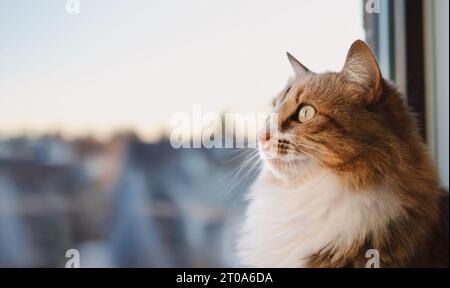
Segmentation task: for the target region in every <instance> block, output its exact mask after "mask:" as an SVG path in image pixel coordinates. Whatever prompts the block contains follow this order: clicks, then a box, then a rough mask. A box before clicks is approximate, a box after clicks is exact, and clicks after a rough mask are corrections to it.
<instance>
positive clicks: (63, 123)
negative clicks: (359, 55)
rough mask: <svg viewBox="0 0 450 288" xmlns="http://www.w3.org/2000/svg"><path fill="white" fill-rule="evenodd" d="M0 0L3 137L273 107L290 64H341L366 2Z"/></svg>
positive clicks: (102, 129)
mask: <svg viewBox="0 0 450 288" xmlns="http://www.w3.org/2000/svg"><path fill="white" fill-rule="evenodd" d="M65 3H66V0H0V135H11V134H17V133H22V132H27V133H31V132H35V133H36V132H37V133H41V132H46V131H54V130H61V131H63V132H64V133H66V134H69V135H72V134H74V135H77V134H80V133H85V132H92V133H96V134H98V135H105V134H107V133H109V132H111V131H113V130H115V129H120V128H133V129H137V130H138V131H139V132H140V133H141V134H142V135H144V136H147V137H150V136H151V135H152V134H154V133H155V131H157V130H158V129H160V128H161V127H164V126H166V125H168V120H169V118H170V116H171V115H172V113H174V112H188V113H189V112H190V111H191V109H192V105H193V104H201V105H202V107H203V109H204V110H205V113H206V112H220V111H224V110H229V111H236V112H264V111H265V109H266V108H267V104H268V103H269V102H270V100H271V98H272V97H273V96H274V95H275V93H276V92H277V91H278V90H279V89H281V88H282V87H283V85H284V84H285V82H286V80H287V78H288V77H289V76H290V74H291V71H290V67H289V65H288V62H287V60H286V56H285V52H286V51H290V52H291V53H293V54H294V55H295V56H296V57H297V58H298V59H300V60H301V61H302V62H303V63H304V64H305V65H307V66H308V67H309V68H310V69H312V70H316V71H324V70H338V69H340V68H341V66H342V64H343V61H344V58H345V54H346V52H347V49H348V47H349V46H350V44H351V42H352V41H353V40H355V39H356V38H364V31H363V27H362V7H361V1H360V0H342V1H336V0H292V1H285V0H282V1H256V0H254V1H238V0H227V1H225V0H223V1H211V0H193V1H183V0H177V1H175V0H169V1H168V0H165V1H148V0H126V1H125V0H121V1H120V0H80V4H81V13H80V14H67V13H66V11H65Z"/></svg>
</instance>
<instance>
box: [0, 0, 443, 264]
mask: <svg viewBox="0 0 450 288" xmlns="http://www.w3.org/2000/svg"><path fill="white" fill-rule="evenodd" d="M68 2H70V3H68ZM448 5H449V2H448V1H447V0H423V1H420V0H379V1H362V0H340V1H336V0H314V1H313V0H295V1H294V0H292V1H287V0H282V1H237V0H230V1H206V0H191V1H181V0H170V1H157V0H153V1H145V0H129V1H121V0H79V1H70V0H39V1H34V0H0V267H17V266H19V267H64V266H65V264H66V261H67V260H68V259H67V258H66V257H65V254H66V251H67V250H68V249H77V250H78V251H79V252H80V264H81V267H228V266H239V263H238V262H237V260H236V258H235V253H234V250H235V244H236V232H237V229H238V227H239V224H240V223H241V221H242V216H243V208H244V205H245V203H244V201H243V199H244V195H245V192H246V191H247V189H248V187H249V185H251V183H252V181H253V180H254V178H255V177H256V175H257V173H258V163H257V162H255V160H254V159H252V155H253V151H252V150H251V149H205V148H200V149H174V148H172V146H171V145H170V142H169V139H168V135H170V129H171V127H170V125H169V121H170V118H171V116H173V115H174V113H178V112H181V113H187V114H189V115H190V114H191V113H192V107H193V105H197V104H199V105H201V107H202V111H203V112H204V113H208V112H217V113H225V112H236V113H260V112H268V111H269V109H270V102H271V100H272V98H273V97H274V96H275V95H276V93H277V92H278V91H279V90H280V89H281V88H283V86H284V84H285V83H286V81H287V79H288V77H289V76H290V75H291V74H292V73H291V71H290V66H289V65H288V62H287V60H286V59H285V58H286V56H285V52H286V51H289V52H291V53H292V54H293V55H295V56H296V57H297V58H298V59H299V60H300V61H302V62H303V63H304V64H305V65H306V66H307V67H308V68H310V69H311V70H313V71H316V72H323V71H326V70H334V71H337V70H340V69H341V67H342V65H343V63H344V59H345V55H346V53H347V49H348V48H349V46H350V45H351V43H352V42H353V41H354V40H355V39H364V40H366V41H367V42H368V43H369V44H370V46H371V47H372V49H373V51H374V52H375V54H376V56H377V58H378V60H379V62H380V66H381V69H382V71H383V75H384V77H385V78H388V79H391V80H392V81H394V82H396V83H397V85H398V86H399V88H400V89H401V90H402V91H403V92H404V93H405V97H406V100H407V101H408V103H409V104H410V105H411V107H412V108H413V109H414V111H415V112H416V113H417V115H418V120H419V125H420V129H421V133H422V136H423V138H424V139H425V141H426V142H427V145H428V146H429V148H430V151H431V152H432V154H433V156H434V158H435V159H436V160H437V162H438V164H439V169H440V171H441V175H442V180H443V185H444V186H445V187H446V188H447V189H448V175H449V171H448V160H449V157H448V131H449V127H448V124H449V119H448V115H449V114H448V107H449V103H448V99H449V86H448V78H449V58H448V56H449V38H448V37H449V31H448V29H449V28H448V27H449V15H448V13H449V12H448V11H449V7H448ZM224 136H225V137H228V138H234V139H235V138H236V137H239V136H236V135H234V133H233V131H231V132H230V131H227V133H225V134H224ZM194 137H195V136H194Z"/></svg>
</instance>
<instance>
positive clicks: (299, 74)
mask: <svg viewBox="0 0 450 288" xmlns="http://www.w3.org/2000/svg"><path fill="white" fill-rule="evenodd" d="M286 54H287V57H288V60H289V63H291V66H292V69H294V72H295V77H296V78H297V79H300V78H303V77H305V76H306V75H307V74H309V73H311V72H310V71H309V69H308V68H306V67H305V66H304V65H303V64H302V63H300V61H298V60H297V59H295V57H294V56H292V55H291V54H290V53H289V52H286Z"/></svg>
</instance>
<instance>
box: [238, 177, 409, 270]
mask: <svg viewBox="0 0 450 288" xmlns="http://www.w3.org/2000/svg"><path fill="white" fill-rule="evenodd" d="M248 196H249V200H250V203H249V206H248V210H247V214H246V220H245V223H244V226H243V228H242V237H241V239H240V243H239V247H238V248H239V256H240V258H241V260H242V264H243V265H244V266H250V267H305V266H306V264H307V262H308V259H309V257H311V256H312V255H314V254H316V253H319V252H320V251H322V250H328V251H330V250H331V251H334V252H333V255H334V256H333V258H335V259H332V260H331V261H335V260H336V261H337V260H341V259H339V258H343V257H345V255H348V254H350V253H351V251H350V250H351V249H352V248H353V247H354V244H355V243H358V242H360V241H362V239H364V238H365V237H366V236H367V235H369V234H370V233H373V234H377V233H378V231H380V230H382V229H385V228H384V227H386V226H387V223H388V222H389V221H390V220H392V219H395V218H396V217H398V216H399V215H401V214H402V213H404V211H403V209H402V206H401V204H400V201H399V199H397V197H396V196H395V194H393V193H389V191H387V189H386V188H384V187H381V186H380V187H378V188H374V189H371V191H351V190H350V189H348V187H345V185H343V184H342V183H341V181H340V179H339V177H337V176H336V175H334V174H333V173H332V172H329V171H326V170H324V169H322V170H320V171H316V173H314V176H313V177H311V178H309V179H308V180H305V181H304V183H302V184H301V185H298V184H296V185H295V186H294V185H293V186H292V187H290V186H288V185H286V186H284V187H283V186H280V184H279V183H277V181H276V180H275V179H274V178H270V177H267V175H265V176H264V175H262V176H261V177H260V178H259V180H258V181H257V182H256V183H255V185H254V186H253V189H252V191H251V193H250V194H249V195H248ZM372 248H376V247H372ZM361 253H365V251H362V252H361ZM381 253H382V252H381ZM361 257H365V255H361Z"/></svg>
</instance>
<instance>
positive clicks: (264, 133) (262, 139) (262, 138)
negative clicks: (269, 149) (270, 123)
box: [258, 128, 271, 144]
mask: <svg viewBox="0 0 450 288" xmlns="http://www.w3.org/2000/svg"><path fill="white" fill-rule="evenodd" d="M270 137H271V135H270V129H268V128H264V129H262V130H261V132H259V135H258V138H259V139H258V140H259V143H261V144H265V143H266V142H268V141H269V140H270Z"/></svg>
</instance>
